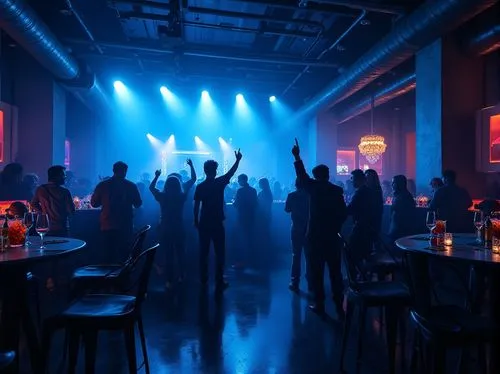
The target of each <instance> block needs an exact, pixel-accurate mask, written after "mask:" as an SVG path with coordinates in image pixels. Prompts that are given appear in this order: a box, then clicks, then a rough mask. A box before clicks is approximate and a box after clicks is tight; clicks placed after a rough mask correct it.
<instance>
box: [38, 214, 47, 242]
mask: <svg viewBox="0 0 500 374" xmlns="http://www.w3.org/2000/svg"><path fill="white" fill-rule="evenodd" d="M35 230H36V232H37V233H38V235H40V238H41V244H40V249H45V246H44V245H43V237H44V236H45V234H47V232H49V216H48V215H47V214H41V213H40V214H38V215H37V217H36V224H35Z"/></svg>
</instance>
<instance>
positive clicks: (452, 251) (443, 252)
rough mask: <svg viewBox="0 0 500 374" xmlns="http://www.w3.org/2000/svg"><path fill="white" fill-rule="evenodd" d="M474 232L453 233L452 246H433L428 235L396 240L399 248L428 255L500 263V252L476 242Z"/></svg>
mask: <svg viewBox="0 0 500 374" xmlns="http://www.w3.org/2000/svg"><path fill="white" fill-rule="evenodd" d="M475 240H476V236H475V235H474V234H453V245H452V246H450V247H439V248H436V247H431V246H430V244H429V237H428V236H427V235H413V236H407V237H404V238H401V239H398V240H396V246H397V247H398V248H399V249H402V250H404V251H408V252H415V253H422V254H426V255H428V256H435V257H447V258H449V259H453V260H459V261H467V262H476V263H477V262H481V263H486V264H488V263H489V264H500V254H496V253H493V252H492V251H491V250H489V249H486V248H484V247H482V246H481V245H479V244H478V243H476V242H475Z"/></svg>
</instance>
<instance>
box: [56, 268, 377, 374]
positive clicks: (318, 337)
mask: <svg viewBox="0 0 500 374" xmlns="http://www.w3.org/2000/svg"><path fill="white" fill-rule="evenodd" d="M286 262H287V261H283V263H282V264H281V265H279V266H276V267H277V269H276V270H266V271H245V272H243V271H229V272H228V281H229V282H230V287H229V289H228V290H227V291H226V292H225V294H224V295H223V297H221V298H217V297H216V296H215V294H214V290H213V289H211V288H209V289H208V290H207V291H206V292H200V287H199V286H198V285H197V284H196V283H194V282H192V283H190V282H187V283H186V284H185V285H183V287H182V288H179V289H178V290H177V291H176V292H174V293H170V294H167V293H165V291H164V290H163V288H162V287H161V286H160V283H159V282H158V281H157V280H156V281H155V279H153V281H152V283H153V284H152V286H151V287H150V293H149V295H148V299H147V301H146V302H145V304H144V317H145V326H146V335H147V342H148V349H149V355H150V364H151V372H152V373H154V374H163V373H207V374H212V373H213V374H216V373H217V374H218V373H231V374H234V373H238V374H239V373H242V374H244V373H256V374H257V373H264V374H267V373H284V374H285V373H286V374H293V373H297V374H299V373H300V374H304V373H311V374H314V373H338V372H339V371H338V363H339V351H340V338H341V332H342V324H341V323H339V322H338V321H337V319H336V315H335V312H334V308H333V305H332V304H327V309H328V311H329V312H330V315H331V316H330V317H327V318H320V317H318V316H317V315H315V314H314V313H312V312H310V311H309V310H307V298H306V295H300V294H299V295H297V294H294V293H292V292H290V291H289V290H288V280H289V279H288V271H287V270H286V267H287V264H286ZM153 278H154V277H153ZM304 286H305V285H304ZM367 324H368V327H367V333H366V337H365V339H364V344H365V345H364V347H365V349H364V354H363V356H364V357H363V363H362V372H364V373H386V372H387V370H386V364H385V362H386V360H385V356H386V354H385V350H384V346H385V345H384V340H383V337H382V336H380V335H379V333H378V331H379V324H378V321H377V319H376V318H373V319H371V320H370V321H367ZM56 340H58V342H57V341H56V342H55V344H54V345H53V349H52V360H51V361H52V365H51V366H52V370H51V372H54V373H57V372H65V371H63V370H62V369H61V366H60V362H61V348H62V338H61V337H60V338H59V339H56ZM354 345H355V342H354V339H351V342H350V344H349V349H348V358H347V364H346V369H348V370H347V371H348V372H355V362H354V361H355V357H354V353H353V350H354ZM80 361H83V352H82V353H81V354H80ZM138 361H139V362H142V356H141V354H140V350H139V346H138ZM79 372H81V373H83V372H84V368H83V362H79ZM96 372H97V373H113V374H119V373H126V372H127V369H126V355H125V350H124V346H123V342H122V336H121V334H111V333H102V334H101V336H100V338H99V347H98V362H97V365H96ZM139 372H144V369H143V368H142V369H141V370H140V371H139Z"/></svg>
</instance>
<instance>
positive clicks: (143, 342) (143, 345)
mask: <svg viewBox="0 0 500 374" xmlns="http://www.w3.org/2000/svg"><path fill="white" fill-rule="evenodd" d="M137 327H138V328H139V336H140V338H141V348H142V357H143V359H144V369H145V370H146V374H149V357H148V347H147V345H146V335H145V333H144V323H143V321H142V316H141V315H139V317H138V318H137Z"/></svg>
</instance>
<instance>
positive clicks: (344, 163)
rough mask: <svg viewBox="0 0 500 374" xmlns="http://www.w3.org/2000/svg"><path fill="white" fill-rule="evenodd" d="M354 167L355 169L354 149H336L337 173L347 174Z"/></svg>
mask: <svg viewBox="0 0 500 374" xmlns="http://www.w3.org/2000/svg"><path fill="white" fill-rule="evenodd" d="M354 169H356V151H355V150H354V149H343V150H337V175H349V174H350V173H351V171H353V170H354Z"/></svg>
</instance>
